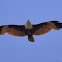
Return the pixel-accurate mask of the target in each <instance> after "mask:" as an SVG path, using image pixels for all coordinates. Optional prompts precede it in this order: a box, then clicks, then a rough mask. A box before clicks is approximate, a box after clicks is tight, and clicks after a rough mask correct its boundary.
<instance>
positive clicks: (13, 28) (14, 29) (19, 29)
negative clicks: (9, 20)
mask: <svg viewBox="0 0 62 62" xmlns="http://www.w3.org/2000/svg"><path fill="white" fill-rule="evenodd" d="M0 31H1V32H0V34H1V35H4V34H5V33H7V32H8V34H10V35H13V36H26V34H25V27H24V25H4V26H3V27H2V26H1V28H0Z"/></svg>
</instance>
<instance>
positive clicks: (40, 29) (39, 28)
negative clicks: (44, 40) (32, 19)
mask: <svg viewBox="0 0 62 62" xmlns="http://www.w3.org/2000/svg"><path fill="white" fill-rule="evenodd" d="M59 28H62V23H59V24H58V23H57V21H56V23H55V21H50V22H44V23H40V24H36V25H33V28H32V31H33V35H42V34H45V33H48V32H49V31H51V30H52V29H53V30H58V29H59Z"/></svg>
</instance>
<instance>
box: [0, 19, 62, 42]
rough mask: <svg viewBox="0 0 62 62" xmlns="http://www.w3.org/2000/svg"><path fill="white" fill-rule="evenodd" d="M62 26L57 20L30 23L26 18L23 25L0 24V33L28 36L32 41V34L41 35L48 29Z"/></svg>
mask: <svg viewBox="0 0 62 62" xmlns="http://www.w3.org/2000/svg"><path fill="white" fill-rule="evenodd" d="M60 28H62V23H60V22H59V21H49V22H44V23H40V24H35V25H32V24H31V23H30V21H29V20H28V21H27V22H26V24H25V25H2V26H0V35H4V34H6V33H8V34H10V35H13V36H20V37H21V36H26V35H27V36H28V40H29V41H31V42H34V38H33V35H42V34H45V33H48V32H49V31H51V30H52V29H53V30H59V29H60Z"/></svg>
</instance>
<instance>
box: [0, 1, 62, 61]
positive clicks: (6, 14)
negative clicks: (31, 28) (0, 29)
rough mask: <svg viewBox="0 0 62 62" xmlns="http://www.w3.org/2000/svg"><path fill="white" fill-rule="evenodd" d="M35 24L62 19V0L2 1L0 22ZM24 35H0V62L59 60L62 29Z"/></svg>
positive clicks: (61, 55) (4, 23)
mask: <svg viewBox="0 0 62 62" xmlns="http://www.w3.org/2000/svg"><path fill="white" fill-rule="evenodd" d="M28 19H29V20H30V22H31V23H32V24H38V23H42V22H47V21H51V20H58V21H60V22H62V0H1V1H0V25H8V24H17V25H24V24H25V23H26V21H27V20H28ZM34 39H35V42H34V43H31V42H29V41H28V39H27V36H26V37H16V36H12V35H8V34H6V35H1V36H0V62H62V59H61V58H62V29H61V30H57V31H53V30H52V31H50V32H49V33H47V34H44V35H40V36H34Z"/></svg>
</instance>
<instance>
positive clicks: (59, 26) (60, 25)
mask: <svg viewBox="0 0 62 62" xmlns="http://www.w3.org/2000/svg"><path fill="white" fill-rule="evenodd" d="M51 22H53V23H54V24H55V26H56V27H57V28H58V29H60V28H62V23H60V22H59V21H51Z"/></svg>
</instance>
